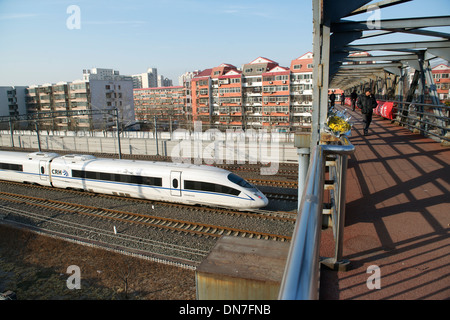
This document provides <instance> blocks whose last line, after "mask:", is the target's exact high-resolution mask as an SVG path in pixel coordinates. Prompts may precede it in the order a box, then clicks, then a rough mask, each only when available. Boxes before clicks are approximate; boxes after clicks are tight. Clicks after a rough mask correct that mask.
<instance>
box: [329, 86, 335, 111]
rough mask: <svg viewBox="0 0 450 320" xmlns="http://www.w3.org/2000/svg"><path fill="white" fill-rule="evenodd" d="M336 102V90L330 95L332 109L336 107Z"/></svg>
mask: <svg viewBox="0 0 450 320" xmlns="http://www.w3.org/2000/svg"><path fill="white" fill-rule="evenodd" d="M335 101H336V95H335V94H334V90H333V91H331V94H330V107H331V108H333V107H334V102H335Z"/></svg>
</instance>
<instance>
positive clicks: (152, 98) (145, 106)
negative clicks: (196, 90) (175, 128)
mask: <svg viewBox="0 0 450 320" xmlns="http://www.w3.org/2000/svg"><path fill="white" fill-rule="evenodd" d="M133 95H134V108H135V113H136V120H137V121H140V122H147V123H150V124H153V122H154V119H155V117H156V118H157V122H158V123H159V125H161V126H163V128H167V129H168V128H169V127H170V125H171V124H175V125H178V124H185V123H190V122H192V119H191V117H190V114H189V112H187V110H186V106H187V103H186V88H185V87H184V86H172V87H156V88H143V89H134V90H133Z"/></svg>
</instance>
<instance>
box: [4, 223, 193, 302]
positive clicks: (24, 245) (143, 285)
mask: <svg viewBox="0 0 450 320" xmlns="http://www.w3.org/2000/svg"><path fill="white" fill-rule="evenodd" d="M72 265H75V266H78V267H79V271H80V279H81V283H80V284H81V288H80V289H69V288H68V285H67V281H68V280H69V284H76V282H75V281H72V279H74V277H73V276H74V275H75V273H74V272H73V271H70V270H69V272H68V267H69V266H72ZM7 290H11V291H13V292H15V293H16V296H17V299H18V300H127V299H128V300H192V299H195V272H194V271H191V270H186V269H182V268H178V267H174V266H168V265H164V264H160V263H155V262H151V261H147V260H143V259H139V258H134V257H129V256H124V255H121V254H118V253H114V252H110V251H106V250H101V249H95V248H91V247H87V246H82V245H77V244H73V243H69V242H66V241H62V240H58V239H54V238H51V237H46V236H42V235H38V234H36V233H32V232H28V231H24V230H21V229H16V228H12V227H9V226H5V225H0V293H2V292H5V291H7Z"/></svg>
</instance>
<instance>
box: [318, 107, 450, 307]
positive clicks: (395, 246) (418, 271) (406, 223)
mask: <svg viewBox="0 0 450 320" xmlns="http://www.w3.org/2000/svg"><path fill="white" fill-rule="evenodd" d="M347 110H351V109H347ZM350 114H351V115H352V116H353V119H352V120H351V121H354V122H355V124H354V129H353V130H352V137H351V138H350V141H351V142H352V143H353V145H355V147H356V150H355V154H354V155H353V156H351V157H350V158H349V163H348V178H347V207H346V227H345V235H344V258H345V259H348V260H350V261H351V268H350V270H349V271H347V272H335V271H329V270H322V276H323V278H322V287H321V292H320V297H321V299H339V300H347V299H361V300H379V299H389V300H416V299H419V300H422V299H437V300H442V299H449V298H450V273H449V270H450V268H449V263H450V239H449V235H448V233H449V229H450V228H449V226H450V148H444V147H442V146H441V145H440V144H439V143H437V142H435V141H433V140H432V139H427V138H424V137H423V136H421V135H418V134H413V133H412V132H410V131H408V130H407V129H405V128H403V127H399V126H396V125H394V124H391V122H390V121H389V120H385V119H382V118H380V117H378V116H374V119H373V122H372V124H371V126H370V129H369V133H370V135H369V136H364V135H362V121H361V114H360V113H359V112H358V111H356V112H353V111H350ZM322 240H323V245H322V247H321V256H333V248H334V247H333V244H332V243H333V242H332V240H331V232H330V231H329V230H327V231H324V232H323V234H322ZM371 265H376V266H378V267H379V271H380V275H381V278H380V289H369V288H368V286H367V280H368V279H369V277H371V276H372V278H373V275H375V273H367V270H368V267H369V266H371ZM371 283H373V282H371Z"/></svg>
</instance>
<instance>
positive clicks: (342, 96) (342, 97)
mask: <svg viewBox="0 0 450 320" xmlns="http://www.w3.org/2000/svg"><path fill="white" fill-rule="evenodd" d="M344 104H345V93H344V92H342V94H341V105H344Z"/></svg>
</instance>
